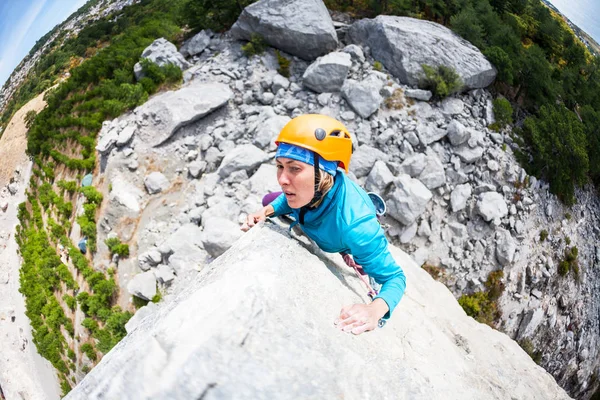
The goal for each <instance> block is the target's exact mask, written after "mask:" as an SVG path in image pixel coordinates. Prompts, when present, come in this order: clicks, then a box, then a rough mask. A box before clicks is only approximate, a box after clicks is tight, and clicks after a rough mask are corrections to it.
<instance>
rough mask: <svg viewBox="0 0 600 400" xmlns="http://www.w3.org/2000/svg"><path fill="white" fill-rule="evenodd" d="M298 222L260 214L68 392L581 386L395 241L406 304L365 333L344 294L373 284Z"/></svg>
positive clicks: (531, 393) (504, 393)
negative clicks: (348, 327) (344, 313)
mask: <svg viewBox="0 0 600 400" xmlns="http://www.w3.org/2000/svg"><path fill="white" fill-rule="evenodd" d="M287 236H288V234H287V232H286V231H285V230H283V229H281V228H274V227H271V226H262V225H259V226H257V227H255V228H253V229H252V230H251V231H250V232H249V233H247V234H245V235H244V237H243V238H242V239H240V240H239V241H238V242H237V243H236V244H235V245H234V247H233V248H232V249H231V250H229V251H228V252H226V253H225V254H224V255H223V256H222V257H220V258H219V259H218V260H216V261H215V262H214V263H213V264H212V265H211V267H210V268H206V270H204V271H203V272H202V273H201V275H200V276H199V277H198V278H197V279H195V280H194V281H193V282H190V287H189V288H188V290H186V291H184V292H183V293H181V294H180V295H178V296H176V297H174V298H173V299H172V300H170V301H167V303H166V304H160V305H159V308H158V310H156V311H153V312H149V313H147V314H149V315H147V316H146V317H145V318H143V320H141V321H139V322H138V324H137V327H136V326H134V327H132V328H133V329H132V331H131V332H130V333H129V334H128V335H127V336H126V337H125V338H124V339H123V341H122V342H121V343H119V345H118V346H116V347H114V348H113V349H112V350H111V351H110V352H109V353H108V354H106V355H105V356H104V357H103V358H102V360H101V361H100V363H99V364H98V365H97V366H96V367H95V368H94V369H93V370H92V371H91V372H90V373H89V374H88V375H87V376H86V377H85V378H84V379H83V381H82V382H81V383H80V384H79V385H78V386H77V387H75V388H74V389H73V390H72V391H71V392H70V393H69V394H68V395H67V396H66V397H65V399H67V400H75V399H85V400H93V399H101V398H102V399H106V398H119V399H123V400H127V399H136V400H137V399H150V398H154V399H157V398H159V399H160V398H168V399H172V400H178V399H186V400H187V399H197V398H202V397H203V396H204V395H205V394H206V393H208V394H209V396H210V397H211V398H234V397H239V398H282V399H295V398H307V397H315V396H316V397H318V398H338V397H344V398H366V397H377V398H395V397H397V398H411V399H417V398H418V399H430V398H447V396H448V393H452V396H453V397H454V396H456V398H463V399H507V398H523V399H540V400H541V399H544V400H545V399H557V400H559V399H568V398H569V397H568V396H567V395H566V393H565V392H564V391H563V390H562V389H561V388H560V387H558V385H557V384H556V382H555V381H554V380H553V378H552V377H551V376H550V375H549V374H548V373H547V372H545V371H544V370H543V369H542V368H540V367H538V366H537V365H536V364H535V363H534V362H533V361H532V360H531V358H530V357H529V356H528V355H527V354H526V353H525V352H524V351H523V350H522V349H521V348H520V347H519V346H518V345H517V343H516V342H514V341H513V340H511V339H510V338H509V337H508V336H506V335H504V334H502V333H500V332H498V331H495V330H492V329H490V328H489V327H488V326H486V325H483V324H479V323H477V322H475V321H474V320H473V319H472V318H470V317H467V316H466V315H465V313H464V311H463V310H462V308H461V307H460V306H459V305H458V303H457V302H456V300H455V298H454V297H453V295H452V294H451V293H450V292H449V291H448V289H446V288H445V287H444V286H443V285H442V284H441V283H438V282H435V281H434V280H433V279H432V278H431V277H430V276H429V275H428V274H427V273H426V272H425V271H423V270H421V269H420V268H419V267H418V266H417V265H416V264H415V263H414V262H413V261H412V260H411V259H410V258H409V257H408V256H407V255H406V254H405V253H403V252H401V251H400V250H398V249H395V248H392V254H393V256H394V257H395V258H396V260H397V261H398V262H399V263H400V264H401V265H402V266H403V267H404V271H405V273H406V275H407V282H408V285H409V286H408V290H407V292H406V295H405V297H404V298H403V299H402V301H401V303H400V305H399V306H398V308H397V309H396V311H395V312H394V315H393V316H392V318H391V319H390V321H389V322H388V323H387V325H386V326H385V327H384V328H382V329H378V330H376V331H375V332H372V333H368V334H365V335H363V336H360V338H357V337H353V336H352V335H348V334H344V333H342V332H340V331H339V330H337V329H335V328H334V326H333V323H332V322H333V320H334V319H335V318H336V317H337V316H338V314H339V310H340V308H341V307H342V306H343V305H346V304H352V303H355V302H364V301H365V300H366V296H364V297H362V298H361V297H360V296H359V295H357V293H363V292H364V289H363V288H362V287H361V286H360V282H359V280H358V279H356V278H352V279H346V280H344V281H342V280H340V279H339V278H338V277H337V276H338V275H337V274H340V276H341V275H342V274H345V273H346V272H342V271H347V268H346V267H345V266H342V265H343V262H342V261H341V259H340V258H339V257H336V258H335V259H334V258H331V261H330V262H329V263H328V265H327V266H326V265H325V264H324V263H323V261H322V260H321V259H320V258H318V257H316V256H315V255H313V254H311V253H310V252H309V251H308V250H307V249H305V248H304V247H303V246H301V245H300V244H299V243H297V242H296V241H294V240H293V239H291V238H289V237H287ZM328 267H329V268H333V269H335V270H337V272H336V273H335V274H334V273H332V272H331V271H330V269H329V268H328ZM346 285H350V286H351V288H352V289H350V288H349V287H347V286H346ZM223 293H227V295H226V296H223ZM217 299H218V301H216V300H217ZM292 308H293V310H294V318H290V317H289V314H290V310H291V309H292ZM231 327H236V328H235V329H231ZM357 339H359V340H357ZM381 343H385V344H386V345H385V346H382V345H381ZM440 354H443V355H444V356H443V357H440ZM374 357H375V358H376V359H377V362H369V360H372V359H373V358H374ZM282 360H285V361H282ZM306 365H310V366H311V367H310V368H306ZM355 365H360V368H356V367H355ZM392 365H393V366H394V368H390V366H392ZM123 370H127V374H123ZM332 371H335V372H332ZM365 377H368V379H366V378H365ZM425 377H426V378H425ZM425 379H427V380H426V381H425ZM217 382H218V383H217ZM298 382H302V384H298ZM425 382H427V383H425ZM490 382H494V384H493V385H490ZM242 393H243V395H241V394H242Z"/></svg>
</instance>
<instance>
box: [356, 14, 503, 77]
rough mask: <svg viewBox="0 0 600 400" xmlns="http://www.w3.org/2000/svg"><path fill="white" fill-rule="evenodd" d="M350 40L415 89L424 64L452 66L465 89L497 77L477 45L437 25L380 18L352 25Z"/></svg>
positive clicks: (405, 18)
mask: <svg viewBox="0 0 600 400" xmlns="http://www.w3.org/2000/svg"><path fill="white" fill-rule="evenodd" d="M348 38H349V39H350V41H351V42H353V43H358V44H362V45H363V46H369V48H370V49H371V54H372V55H373V57H374V58H375V59H377V60H379V61H381V62H382V63H383V65H385V67H386V68H387V69H388V70H389V71H390V72H391V73H392V74H394V75H395V76H396V77H398V79H400V81H401V82H403V83H407V84H409V85H411V86H416V85H418V83H419V80H420V78H421V76H422V74H423V71H422V67H421V66H422V65H423V64H427V65H431V66H438V65H445V66H448V67H452V68H453V69H454V70H455V71H456V72H457V73H458V75H459V76H460V77H461V79H462V81H463V84H464V86H465V89H469V88H483V87H486V86H488V85H490V84H491V83H492V82H493V81H494V79H495V78H496V69H495V68H494V66H493V65H492V64H491V63H490V62H489V61H488V60H487V59H486V58H485V57H484V56H483V54H481V52H480V51H479V50H478V49H477V48H476V47H475V46H473V45H472V44H471V43H469V42H467V41H466V40H464V39H462V38H461V37H460V36H458V35H457V34H455V33H453V32H452V31H451V30H450V29H448V28H446V27H444V26H442V25H439V24H436V23H434V22H429V21H424V20H418V19H414V18H408V17H395V16H388V15H379V16H378V17H376V18H375V19H362V20H359V21H357V22H355V23H354V24H352V26H351V27H350V29H349V31H348Z"/></svg>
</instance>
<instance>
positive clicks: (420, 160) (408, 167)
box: [400, 153, 427, 178]
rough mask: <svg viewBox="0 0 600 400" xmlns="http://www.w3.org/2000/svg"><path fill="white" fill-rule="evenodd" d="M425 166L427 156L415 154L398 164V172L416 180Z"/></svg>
mask: <svg viewBox="0 0 600 400" xmlns="http://www.w3.org/2000/svg"><path fill="white" fill-rule="evenodd" d="M426 165H427V156H425V154H423V153H415V154H413V155H412V156H410V157H408V158H406V159H405V160H404V161H403V162H402V164H400V170H401V171H402V172H404V173H405V174H408V175H410V176H411V178H416V177H418V176H419V175H421V172H423V170H424V169H425V166H426Z"/></svg>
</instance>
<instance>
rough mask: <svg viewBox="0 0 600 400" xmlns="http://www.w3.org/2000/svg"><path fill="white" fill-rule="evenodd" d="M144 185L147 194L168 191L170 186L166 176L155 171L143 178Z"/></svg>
mask: <svg viewBox="0 0 600 400" xmlns="http://www.w3.org/2000/svg"><path fill="white" fill-rule="evenodd" d="M144 185H145V186H146V190H147V191H148V193H149V194H156V193H160V192H162V191H163V190H166V189H168V187H169V186H170V185H171V184H170V183H169V180H168V179H167V177H166V176H164V175H163V174H162V173H160V172H156V171H155V172H152V173H150V175H148V176H146V177H145V178H144Z"/></svg>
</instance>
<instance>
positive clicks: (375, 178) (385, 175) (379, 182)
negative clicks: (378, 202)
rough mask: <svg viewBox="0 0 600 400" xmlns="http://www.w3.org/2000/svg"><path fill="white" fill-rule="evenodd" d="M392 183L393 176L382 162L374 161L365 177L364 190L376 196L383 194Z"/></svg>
mask: <svg viewBox="0 0 600 400" xmlns="http://www.w3.org/2000/svg"><path fill="white" fill-rule="evenodd" d="M393 181H394V175H393V174H392V172H391V171H390V169H389V168H388V167H387V165H385V163H384V162H383V161H380V160H378V161H376V162H375V165H373V168H372V169H371V172H369V175H368V176H367V181H366V182H365V189H367V190H368V191H370V192H375V193H378V194H381V193H384V192H385V189H387V187H388V186H389V185H390V183H392V182H393Z"/></svg>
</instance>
